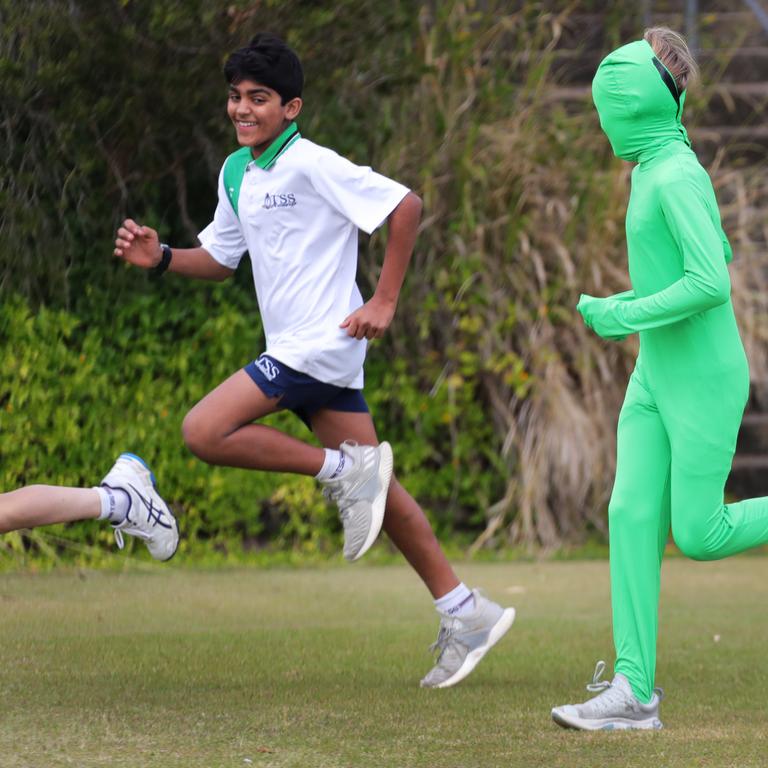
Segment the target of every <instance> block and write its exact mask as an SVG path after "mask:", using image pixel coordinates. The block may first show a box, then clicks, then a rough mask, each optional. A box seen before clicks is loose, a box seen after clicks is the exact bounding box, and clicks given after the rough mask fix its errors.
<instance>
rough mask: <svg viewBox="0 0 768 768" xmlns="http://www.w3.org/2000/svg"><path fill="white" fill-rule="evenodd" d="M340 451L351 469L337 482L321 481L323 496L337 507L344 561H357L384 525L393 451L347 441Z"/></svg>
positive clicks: (383, 447) (385, 447) (389, 448)
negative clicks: (341, 525)
mask: <svg viewBox="0 0 768 768" xmlns="http://www.w3.org/2000/svg"><path fill="white" fill-rule="evenodd" d="M339 450H340V451H341V452H342V453H343V454H345V455H346V456H348V457H349V458H350V460H351V462H352V469H350V470H349V472H347V473H345V474H344V475H342V476H341V477H340V478H338V479H336V480H324V481H323V484H324V485H325V486H326V487H325V489H324V491H323V493H324V494H325V495H326V496H327V497H328V498H329V499H333V501H335V502H336V504H338V507H339V513H340V515H341V522H342V524H343V525H344V557H346V558H347V560H357V559H358V558H360V557H362V556H363V555H364V554H365V553H366V552H367V551H368V550H369V549H370V548H371V546H372V545H373V542H374V541H376V537H377V536H378V535H379V532H380V531H381V525H382V523H383V522H384V508H385V507H386V505H387V493H388V492H389V482H390V480H391V479H392V447H391V446H390V444H389V443H381V444H380V445H379V446H372V445H358V444H357V443H354V442H352V441H350V440H347V441H345V442H343V443H342V444H341V445H340V446H339Z"/></svg>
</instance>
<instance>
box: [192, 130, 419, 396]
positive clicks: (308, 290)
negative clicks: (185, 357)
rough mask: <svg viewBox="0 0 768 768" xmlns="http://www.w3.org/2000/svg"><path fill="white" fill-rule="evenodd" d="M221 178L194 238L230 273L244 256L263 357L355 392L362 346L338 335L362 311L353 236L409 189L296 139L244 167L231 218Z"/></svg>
mask: <svg viewBox="0 0 768 768" xmlns="http://www.w3.org/2000/svg"><path fill="white" fill-rule="evenodd" d="M278 141H279V139H278ZM223 178H224V170H223V168H222V172H221V173H220V174H219V202H218V205H217V207H216V213H215V215H214V217H213V221H212V222H211V223H210V224H209V225H208V226H207V227H206V228H205V229H204V230H203V231H202V232H201V233H200V234H199V236H198V237H199V239H200V243H201V244H202V247H203V248H205V250H206V251H208V253H210V254H211V256H212V257H213V258H214V259H215V260H216V261H218V262H219V263H220V264H223V265H224V266H226V267H229V268H230V269H235V268H236V267H237V265H238V264H239V263H240V259H241V258H242V256H243V254H244V252H245V251H246V250H247V251H248V253H249V254H250V257H251V264H252V267H253V281H254V284H255V286H256V297H257V300H258V304H259V310H260V312H261V318H262V322H263V325H264V332H265V335H266V340H267V348H266V353H267V354H269V355H271V356H272V357H274V358H275V359H276V360H279V361H281V362H283V363H285V364H286V365H287V366H289V367H291V368H294V369H295V370H297V371H301V372H302V373H306V374H308V375H309V376H312V377H313V378H316V379H318V380H319V381H322V382H325V383H328V384H335V385H337V386H340V387H350V388H353V389H362V386H363V362H364V360H365V350H366V341H365V339H363V340H361V341H358V340H357V339H354V338H352V337H350V336H348V335H347V332H346V330H345V329H342V328H339V324H340V323H341V322H342V321H343V320H344V319H345V318H346V317H347V315H349V314H350V313H351V312H353V311H354V310H355V309H357V308H358V307H360V306H361V305H362V304H363V299H362V296H361V294H360V291H359V289H358V287H357V284H356V283H355V274H356V272H357V240H358V229H362V230H363V231H365V232H367V233H368V234H370V233H371V232H373V231H374V230H375V229H377V228H378V227H379V226H380V225H381V224H383V223H384V221H385V220H386V219H387V217H388V216H389V214H390V213H392V211H393V210H394V209H395V208H396V207H397V205H398V204H399V203H400V201H401V200H402V199H403V198H404V197H405V196H406V195H407V194H408V191H409V190H408V188H407V187H404V186H403V185H402V184H399V183H397V182H396V181H392V180H391V179H388V178H387V177H386V176H382V175H381V174H378V173H375V172H374V171H372V170H371V169H370V168H368V167H365V166H358V165H355V164H354V163H351V162H350V161H349V160H346V159H344V158H343V157H340V156H339V155H338V154H336V153H335V152H333V151H332V150H330V149H326V148H325V147H320V146H318V145H317V144H314V143H313V142H311V141H308V140H307V139H304V138H298V139H296V140H295V141H293V142H292V143H290V145H289V146H288V147H287V149H285V150H284V151H283V152H282V153H281V154H278V155H277V159H276V160H275V161H274V163H273V164H272V165H271V167H268V169H266V170H265V169H263V168H260V167H259V166H258V165H257V163H256V162H255V161H254V162H251V163H249V164H248V166H247V167H246V172H245V174H244V176H243V181H242V185H241V187H240V195H239V201H238V213H235V210H234V208H233V205H232V203H231V202H230V200H229V198H228V197H227V194H226V190H225V189H224V181H223Z"/></svg>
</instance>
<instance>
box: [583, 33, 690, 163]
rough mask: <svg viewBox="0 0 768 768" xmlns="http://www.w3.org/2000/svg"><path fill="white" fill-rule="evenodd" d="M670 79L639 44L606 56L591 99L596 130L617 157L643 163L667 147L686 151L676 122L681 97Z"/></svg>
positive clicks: (642, 42) (685, 139) (648, 49)
mask: <svg viewBox="0 0 768 768" xmlns="http://www.w3.org/2000/svg"><path fill="white" fill-rule="evenodd" d="M677 96H678V93H677V87H676V85H675V81H674V78H673V77H672V75H671V74H670V73H669V71H668V70H667V69H666V67H664V65H663V64H662V63H661V62H660V61H659V60H658V58H657V57H656V54H655V53H654V52H653V48H651V46H650V45H649V44H648V43H647V42H646V41H645V40H638V41H637V42H635V43H630V44H629V45H623V46H622V47H621V48H617V49H616V50H615V51H614V52H613V53H610V54H608V56H606V57H605V58H604V59H603V60H602V61H601V62H600V66H599V67H598V68H597V74H596V75H595V78H594V80H593V81H592V99H593V101H594V102H595V107H597V113H598V115H599V116H600V125H601V127H602V129H603V130H604V131H605V134H606V135H607V136H608V140H609V141H610V142H611V147H612V148H613V151H614V153H615V154H616V156H617V157H620V158H622V159H623V160H630V161H632V162H643V161H645V160H650V159H651V158H652V157H654V156H655V155H656V154H657V153H658V151H659V150H661V149H662V148H664V147H666V146H667V145H669V144H670V143H671V142H678V141H682V142H685V143H686V144H687V145H688V146H690V144H691V143H690V141H689V140H688V134H687V133H686V131H685V128H684V127H683V124H682V123H681V122H680V119H681V116H682V113H683V105H684V103H685V91H683V93H681V94H679V103H678V98H677Z"/></svg>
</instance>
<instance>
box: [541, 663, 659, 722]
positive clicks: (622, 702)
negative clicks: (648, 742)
mask: <svg viewBox="0 0 768 768" xmlns="http://www.w3.org/2000/svg"><path fill="white" fill-rule="evenodd" d="M604 670H605V662H604V661H598V662H597V664H596V665H595V672H594V674H593V675H592V682H591V683H589V684H588V685H587V690H588V691H592V692H596V691H600V693H599V694H598V695H597V696H595V697H593V698H591V699H589V700H588V701H585V702H584V703H583V704H565V705H564V706H562V707H555V708H554V709H553V710H552V719H553V720H554V721H555V722H556V723H557V724H558V725H559V726H562V727H563V728H575V729H576V730H580V731H624V730H630V729H638V730H659V729H660V728H662V727H663V726H662V724H661V720H659V704H660V703H661V700H662V699H663V698H664V691H662V690H661V688H654V690H653V698H652V699H651V700H650V702H648V704H643V703H642V702H640V701H638V699H637V697H636V696H635V694H634V693H633V692H632V686H631V685H630V684H629V680H627V678H626V677H624V675H622V674H621V673H620V672H619V673H617V674H616V675H614V678H613V680H612V682H610V683H609V682H608V681H607V680H601V679H600V677H601V676H602V674H603V671H604Z"/></svg>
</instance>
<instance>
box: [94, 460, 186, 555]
mask: <svg viewBox="0 0 768 768" xmlns="http://www.w3.org/2000/svg"><path fill="white" fill-rule="evenodd" d="M101 484H102V485H104V486H107V487H108V488H112V489H119V490H121V491H125V493H127V494H128V499H129V505H128V512H127V513H126V515H125V519H124V520H123V521H122V522H121V523H118V524H117V525H113V528H114V532H115V541H116V542H117V546H118V548H119V549H122V548H123V547H124V546H125V540H124V539H123V534H127V535H128V536H136V537H137V538H139V539H143V541H144V543H145V544H146V545H147V549H148V550H149V554H150V555H152V557H154V558H155V560H170V559H171V558H172V557H173V556H174V554H175V553H176V549H177V547H178V546H179V526H178V523H177V522H176V518H175V517H174V516H173V514H172V513H171V510H170V509H168V505H167V504H166V503H165V502H164V501H163V500H162V499H161V498H160V494H158V492H157V490H156V489H155V476H154V475H153V474H152V472H151V471H150V469H149V467H148V466H147V465H146V464H145V463H144V460H143V459H141V458H139V457H138V456H135V455H134V454H132V453H121V454H120V456H118V458H117V461H116V462H115V465H114V466H113V467H112V469H110V470H109V473H108V474H107V476H106V477H105V478H104V479H103V480H102V481H101Z"/></svg>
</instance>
